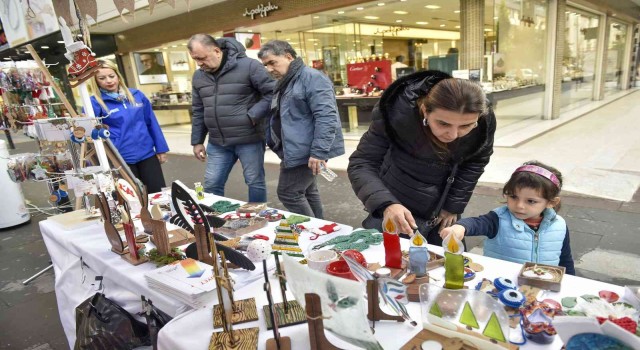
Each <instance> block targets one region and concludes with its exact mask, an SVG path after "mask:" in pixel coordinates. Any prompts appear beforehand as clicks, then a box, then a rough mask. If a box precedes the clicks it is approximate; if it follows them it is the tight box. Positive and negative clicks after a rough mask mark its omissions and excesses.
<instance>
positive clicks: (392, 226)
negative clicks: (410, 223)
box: [382, 219, 397, 233]
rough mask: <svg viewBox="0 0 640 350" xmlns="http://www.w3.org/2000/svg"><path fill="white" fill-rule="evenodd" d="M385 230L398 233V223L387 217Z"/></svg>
mask: <svg viewBox="0 0 640 350" xmlns="http://www.w3.org/2000/svg"><path fill="white" fill-rule="evenodd" d="M382 226H383V228H384V230H385V231H386V232H388V233H397V232H396V225H395V224H394V223H393V220H391V219H387V221H385V222H384V224H383V225H382Z"/></svg>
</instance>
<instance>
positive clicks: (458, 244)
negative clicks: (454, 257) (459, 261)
mask: <svg viewBox="0 0 640 350" xmlns="http://www.w3.org/2000/svg"><path fill="white" fill-rule="evenodd" d="M442 247H443V248H444V250H445V251H447V252H449V253H451V254H462V253H464V245H463V244H462V241H461V240H459V239H457V238H456V237H455V235H454V234H450V235H448V236H447V237H446V238H445V239H444V240H443V241H442Z"/></svg>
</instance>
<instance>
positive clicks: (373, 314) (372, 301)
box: [367, 279, 404, 328]
mask: <svg viewBox="0 0 640 350" xmlns="http://www.w3.org/2000/svg"><path fill="white" fill-rule="evenodd" d="M367 301H368V303H369V307H368V309H369V311H368V313H367V318H368V319H369V321H373V326H374V328H375V324H376V323H375V321H383V320H390V321H398V322H404V318H402V316H393V315H389V314H387V313H385V312H384V311H382V310H381V309H380V293H379V291H378V280H377V279H373V280H368V281H367Z"/></svg>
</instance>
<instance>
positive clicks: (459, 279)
mask: <svg viewBox="0 0 640 350" xmlns="http://www.w3.org/2000/svg"><path fill="white" fill-rule="evenodd" d="M442 247H444V250H445V252H444V279H445V282H444V287H445V288H447V289H461V288H462V287H464V257H463V256H462V253H463V252H464V246H463V245H462V241H460V240H459V239H458V238H456V237H454V235H449V236H447V237H446V238H445V239H444V240H443V241H442Z"/></svg>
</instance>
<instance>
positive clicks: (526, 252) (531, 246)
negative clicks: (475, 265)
mask: <svg viewBox="0 0 640 350" xmlns="http://www.w3.org/2000/svg"><path fill="white" fill-rule="evenodd" d="M494 212H495V213H496V214H498V218H499V222H500V223H499V228H498V234H497V235H496V236H495V237H494V238H493V239H486V240H485V241H484V255H485V256H489V257H492V258H496V259H502V260H507V261H511V262H515V263H524V262H527V261H531V262H536V263H540V264H547V265H556V266H557V265H558V263H559V262H560V252H561V251H562V243H563V242H564V237H565V235H566V233H567V224H566V222H565V221H564V219H563V218H562V217H561V216H560V215H557V214H556V212H555V210H553V209H550V208H547V209H545V210H544V212H543V213H542V215H543V219H542V222H541V223H540V228H539V229H538V232H534V231H533V230H532V229H531V228H530V227H529V226H528V225H527V224H525V223H524V221H522V220H520V219H518V218H516V217H514V216H513V215H512V214H511V212H510V211H509V209H508V208H507V206H502V207H500V208H497V209H494Z"/></svg>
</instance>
